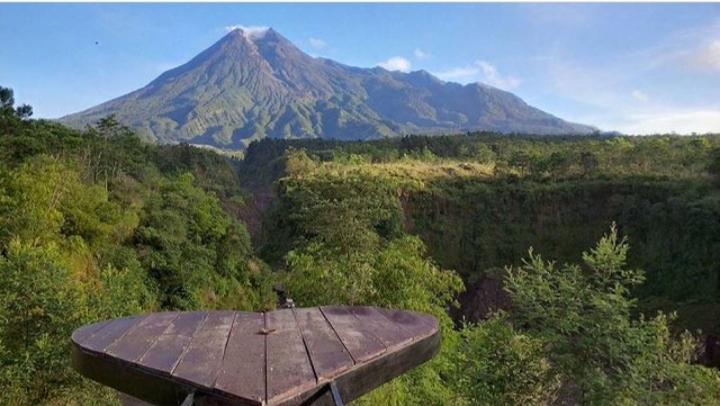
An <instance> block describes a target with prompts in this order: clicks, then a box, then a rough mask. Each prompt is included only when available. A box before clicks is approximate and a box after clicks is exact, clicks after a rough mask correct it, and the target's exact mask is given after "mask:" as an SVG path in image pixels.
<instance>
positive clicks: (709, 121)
mask: <svg viewBox="0 0 720 406" xmlns="http://www.w3.org/2000/svg"><path fill="white" fill-rule="evenodd" d="M620 118H621V119H622V120H624V121H626V124H619V125H617V126H616V127H615V128H614V129H616V130H618V131H620V132H622V133H625V134H632V135H649V134H668V133H671V132H675V133H678V134H691V133H697V134H706V133H718V132H720V109H717V110H712V109H695V110H692V109H690V110H678V109H674V110H671V111H667V110H665V109H662V110H655V111H651V112H647V113H640V114H630V115H628V116H625V117H620Z"/></svg>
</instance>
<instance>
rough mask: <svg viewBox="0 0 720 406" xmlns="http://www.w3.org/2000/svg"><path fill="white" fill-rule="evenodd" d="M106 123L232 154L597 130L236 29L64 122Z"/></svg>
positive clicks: (510, 98)
mask: <svg viewBox="0 0 720 406" xmlns="http://www.w3.org/2000/svg"><path fill="white" fill-rule="evenodd" d="M110 114H114V115H116V116H117V118H118V120H120V121H121V122H122V123H124V124H126V125H129V126H131V127H132V128H134V129H135V130H136V131H137V132H138V133H140V134H141V135H142V136H144V137H146V139H148V140H152V141H155V142H160V143H178V142H189V143H193V144H205V145H213V146H216V147H221V148H226V149H237V148H243V147H245V146H247V145H248V144H249V143H250V142H251V141H252V140H256V139H262V138H264V137H271V138H318V137H319V138H337V139H343V140H357V139H373V138H375V139H377V138H383V137H393V136H398V135H402V134H409V133H435V134H437V133H440V132H443V131H456V130H458V129H481V130H488V131H498V132H505V133H510V132H519V133H534V134H589V133H592V132H593V131H595V130H596V129H594V128H592V127H589V126H585V125H581V124H574V123H569V122H566V121H564V120H562V119H560V118H557V117H555V116H552V115H551V114H548V113H546V112H543V111H541V110H539V109H537V108H534V107H532V106H529V105H527V104H526V103H525V102H524V101H522V100H521V99H520V98H518V97H517V96H515V95H513V94H512V93H509V92H505V91H502V90H500V89H496V88H493V87H491V86H487V85H483V84H479V83H473V84H468V85H464V86H463V85H460V84H457V83H452V82H443V81H441V80H439V79H437V78H436V77H434V76H432V75H431V74H429V73H427V72H424V71H419V72H411V73H403V72H390V71H387V70H385V69H382V68H373V69H366V68H356V67H351V66H347V65H343V64H340V63H337V62H334V61H331V60H328V59H322V58H312V57H311V56H309V55H307V54H305V53H304V52H302V51H301V50H300V49H298V48H297V47H296V46H295V45H293V44H292V43H291V42H290V41H288V40H287V39H286V38H284V37H283V36H282V35H280V34H279V33H278V32H276V31H274V30H273V29H269V30H267V31H266V32H262V33H248V32H243V31H242V30H241V29H236V30H235V31H233V32H230V33H229V34H227V35H226V36H225V37H224V38H222V39H220V40H219V41H218V42H217V43H215V44H214V45H212V46H211V47H210V48H208V49H206V50H205V51H203V52H202V53H200V54H199V55H197V56H196V57H195V58H193V59H192V60H191V61H189V62H188V63H186V64H184V65H182V66H179V67H177V68H175V69H172V70H169V71H167V72H165V73H163V74H161V75H160V76H159V77H158V78H157V79H155V80H153V81H152V82H151V83H150V84H148V85H147V86H145V87H143V88H141V89H138V90H136V91H133V92H131V93H129V94H127V95H124V96H121V97H118V98H116V99H114V100H110V101H108V102H105V103H102V104H100V105H98V106H95V107H92V108H90V109H87V110H85V111H81V112H78V113H75V114H71V115H69V116H66V117H63V118H61V119H60V121H61V122H62V123H65V124H67V125H70V126H73V127H76V128H83V126H84V125H86V124H92V123H94V122H96V121H97V120H99V119H101V118H103V117H105V116H107V115H110Z"/></svg>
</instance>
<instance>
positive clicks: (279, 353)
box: [72, 306, 440, 406]
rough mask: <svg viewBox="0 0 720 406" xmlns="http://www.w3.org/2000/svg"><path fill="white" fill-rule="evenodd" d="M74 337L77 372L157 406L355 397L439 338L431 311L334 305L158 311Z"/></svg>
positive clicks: (287, 403) (428, 351) (426, 355)
mask: <svg viewBox="0 0 720 406" xmlns="http://www.w3.org/2000/svg"><path fill="white" fill-rule="evenodd" d="M72 342H73V355H72V365H73V367H74V368H75V370H77V371H78V372H79V373H81V374H82V375H84V376H86V377H88V378H90V379H93V380H95V381H98V382H100V383H102V384H105V385H108V386H110V387H113V388H115V389H117V390H119V391H121V392H124V393H127V394H129V395H131V396H133V397H136V398H138V399H142V400H145V401H147V402H150V403H153V404H156V405H158V406H165V405H167V406H171V405H172V406H178V405H181V404H184V405H189V404H197V405H258V406H259V405H284V406H294V405H326V404H329V405H332V404H342V401H345V402H349V401H351V400H353V399H355V398H357V397H359V396H361V395H363V394H364V393H366V392H368V391H370V390H372V389H374V388H376V387H378V386H380V385H381V384H383V383H385V382H387V381H389V380H391V379H393V378H395V377H396V376H398V375H401V374H402V373H404V372H406V371H408V370H409V369H412V368H414V367H416V366H417V365H419V364H421V363H423V362H425V361H427V360H429V359H430V358H432V357H433V356H434V355H435V353H436V352H437V351H438V348H439V344H440V334H439V328H438V322H437V320H436V319H435V318H434V317H432V316H429V315H426V314H422V313H417V312H410V311H404V310H390V309H382V308H376V307H334V306H328V307H313V308H293V309H281V310H275V311H271V312H265V313H250V312H239V311H210V312H166V313H152V314H147V315H141V316H133V317H126V318H121V319H115V320H110V321H104V322H100V323H95V324H90V325H87V326H84V327H81V328H79V329H78V330H76V331H75V332H74V333H73V335H72ZM331 389H332V390H331ZM333 392H334V394H335V396H333ZM191 394H193V395H192V397H190V396H189V395H191Z"/></svg>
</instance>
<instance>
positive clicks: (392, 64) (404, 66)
mask: <svg viewBox="0 0 720 406" xmlns="http://www.w3.org/2000/svg"><path fill="white" fill-rule="evenodd" d="M378 66H380V67H382V68H385V69H387V70H390V71H400V72H409V71H410V66H412V64H411V63H410V61H408V60H407V59H405V58H403V57H401V56H393V57H392V58H390V59H388V60H387V61H385V62H379V63H378Z"/></svg>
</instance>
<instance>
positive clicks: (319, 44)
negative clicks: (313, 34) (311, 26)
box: [310, 38, 327, 49]
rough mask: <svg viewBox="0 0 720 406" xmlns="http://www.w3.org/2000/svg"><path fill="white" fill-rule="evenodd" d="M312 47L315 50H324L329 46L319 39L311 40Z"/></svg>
mask: <svg viewBox="0 0 720 406" xmlns="http://www.w3.org/2000/svg"><path fill="white" fill-rule="evenodd" d="M310 46H312V47H313V48H315V49H323V48H325V47H326V46H327V44H326V43H325V41H323V40H321V39H319V38H310Z"/></svg>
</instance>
